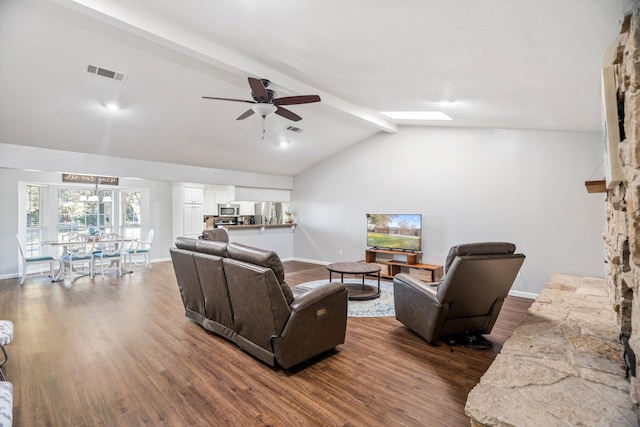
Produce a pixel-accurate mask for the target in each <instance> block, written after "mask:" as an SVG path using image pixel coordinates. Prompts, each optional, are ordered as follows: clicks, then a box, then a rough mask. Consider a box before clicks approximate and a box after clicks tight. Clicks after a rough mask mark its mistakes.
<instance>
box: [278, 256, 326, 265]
mask: <svg viewBox="0 0 640 427" xmlns="http://www.w3.org/2000/svg"><path fill="white" fill-rule="evenodd" d="M287 261H299V262H308V263H310V264H319V265H329V264H331V263H332V262H337V261H318V260H317V259H307V258H296V257H293V258H290V259H288V260H287Z"/></svg>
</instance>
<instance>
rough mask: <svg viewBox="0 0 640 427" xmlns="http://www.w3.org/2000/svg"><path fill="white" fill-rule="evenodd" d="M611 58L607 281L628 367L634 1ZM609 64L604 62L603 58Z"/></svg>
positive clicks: (632, 348)
mask: <svg viewBox="0 0 640 427" xmlns="http://www.w3.org/2000/svg"><path fill="white" fill-rule="evenodd" d="M610 56H611V58H607V61H606V62H609V61H610V63H611V64H612V65H613V67H614V70H615V74H616V86H617V98H618V106H619V107H618V113H619V115H620V125H621V126H620V128H621V129H620V133H621V141H620V146H619V153H618V159H613V161H615V160H619V162H620V166H621V178H622V180H621V182H620V183H619V184H618V185H617V186H615V187H613V188H609V189H608V190H607V203H606V204H607V231H606V233H605V246H606V257H607V262H608V275H607V281H608V286H609V291H610V292H609V294H610V296H611V298H612V301H613V308H614V310H615V312H616V317H617V323H618V326H619V329H620V333H621V338H622V340H623V343H624V344H626V345H627V352H628V356H629V357H627V361H628V362H629V363H631V364H635V366H629V372H630V373H633V372H636V371H637V367H638V366H637V365H638V359H639V358H638V357H635V358H634V357H632V355H633V353H635V355H637V356H640V295H639V292H640V98H639V94H640V93H639V90H640V5H638V4H636V6H635V9H634V10H633V13H632V15H630V16H628V17H627V19H626V20H625V22H624V24H623V26H622V31H621V34H620V37H619V39H618V41H617V43H615V44H614V46H613V49H612V52H611V55H610ZM605 65H609V64H605ZM629 377H630V378H629V380H630V394H631V400H632V402H633V403H634V405H636V406H638V405H640V383H639V382H638V378H637V377H635V376H633V375H629Z"/></svg>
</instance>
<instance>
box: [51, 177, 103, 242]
mask: <svg viewBox="0 0 640 427" xmlns="http://www.w3.org/2000/svg"><path fill="white" fill-rule="evenodd" d="M112 193H113V192H112V191H111V190H101V191H97V192H96V191H95V190H92V189H87V188H79V187H73V188H60V189H58V230H57V234H58V239H61V238H62V235H64V234H67V233H69V232H71V231H76V232H81V233H88V234H98V233H100V232H104V233H110V232H111V231H112V223H111V219H112V217H111V211H112V200H113V194H112Z"/></svg>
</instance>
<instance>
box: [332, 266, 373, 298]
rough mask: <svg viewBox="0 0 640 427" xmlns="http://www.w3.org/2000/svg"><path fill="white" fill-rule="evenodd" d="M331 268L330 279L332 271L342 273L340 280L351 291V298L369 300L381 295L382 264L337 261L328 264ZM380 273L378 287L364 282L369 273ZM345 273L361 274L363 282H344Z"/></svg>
mask: <svg viewBox="0 0 640 427" xmlns="http://www.w3.org/2000/svg"><path fill="white" fill-rule="evenodd" d="M327 270H329V281H331V275H332V273H340V282H341V283H343V284H344V287H345V288H346V289H347V292H348V293H349V299H350V300H367V299H374V298H378V297H380V266H379V265H378V264H370V263H366V262H336V263H333V264H329V265H327ZM375 273H377V274H378V288H377V289H376V287H375V286H372V285H367V284H365V283H364V276H366V275H367V274H375ZM345 274H361V275H362V284H359V283H344V275H345Z"/></svg>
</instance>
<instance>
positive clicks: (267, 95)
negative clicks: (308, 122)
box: [203, 77, 320, 122]
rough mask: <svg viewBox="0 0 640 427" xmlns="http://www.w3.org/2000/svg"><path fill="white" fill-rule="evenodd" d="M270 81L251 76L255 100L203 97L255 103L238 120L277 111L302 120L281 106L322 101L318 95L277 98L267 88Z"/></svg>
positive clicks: (268, 114) (286, 117)
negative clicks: (255, 114)
mask: <svg viewBox="0 0 640 427" xmlns="http://www.w3.org/2000/svg"><path fill="white" fill-rule="evenodd" d="M270 83H271V82H270V81H269V80H267V79H255V78H253V77H249V86H250V87H251V97H252V98H253V101H247V100H244V99H233V98H217V97H214V96H203V98H204V99H218V100H221V101H234V102H247V103H249V104H253V106H252V107H251V108H250V109H248V110H247V111H245V112H244V113H242V114H241V115H240V116H239V117H238V118H237V119H236V120H243V119H246V118H247V117H249V116H251V115H252V114H253V113H258V114H259V115H260V116H262V118H263V119H264V118H265V117H268V116H270V115H272V114H273V113H276V114H277V115H279V116H282V117H284V118H285V119H289V120H293V121H294V122H297V121H299V120H302V117H300V116H299V115H297V114H296V113H294V112H293V111H291V110H287V109H286V108H284V107H281V106H282V105H297V104H309V103H312V102H320V97H319V96H318V95H300V96H285V97H282V98H276V96H277V95H278V94H277V93H276V92H275V91H274V90H271V89H267V88H268V87H269V84H270Z"/></svg>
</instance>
